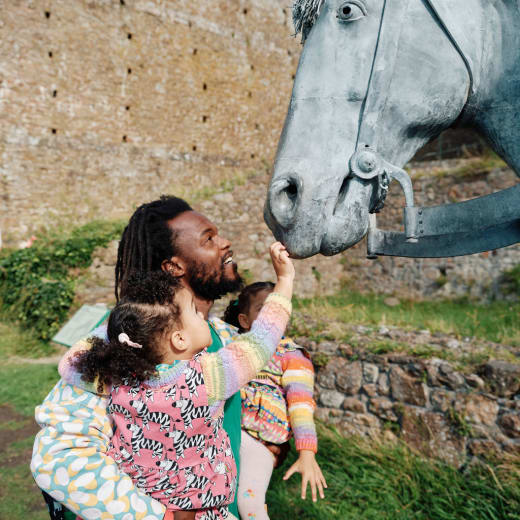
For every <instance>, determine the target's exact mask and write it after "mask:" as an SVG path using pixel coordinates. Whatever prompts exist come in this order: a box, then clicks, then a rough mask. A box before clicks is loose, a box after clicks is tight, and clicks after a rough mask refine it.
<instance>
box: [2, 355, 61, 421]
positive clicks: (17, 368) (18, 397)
mask: <svg viewBox="0 0 520 520" xmlns="http://www.w3.org/2000/svg"><path fill="white" fill-rule="evenodd" d="M58 379H59V376H58V370H57V368H56V366H55V365H38V364H34V365H4V366H3V367H1V368H0V405H3V404H9V405H10V406H11V407H13V408H14V409H15V410H16V411H17V412H18V413H20V414H22V415H24V416H26V417H32V416H33V415H34V407H35V406H36V405H37V404H39V403H41V402H42V401H43V399H44V398H45V396H46V395H47V394H48V393H49V392H50V390H51V388H52V387H53V386H54V384H55V383H56V381H57V380H58Z"/></svg>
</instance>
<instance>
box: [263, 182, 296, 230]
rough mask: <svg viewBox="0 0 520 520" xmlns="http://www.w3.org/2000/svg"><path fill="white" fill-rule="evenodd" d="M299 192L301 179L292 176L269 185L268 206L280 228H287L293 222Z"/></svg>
mask: <svg viewBox="0 0 520 520" xmlns="http://www.w3.org/2000/svg"><path fill="white" fill-rule="evenodd" d="M301 190H302V181H301V178H300V177H299V176H296V175H294V174H292V175H287V176H284V177H281V178H279V179H277V180H276V181H274V182H273V184H272V185H271V189H270V194H269V199H270V200H269V202H270V204H269V205H270V208H271V213H272V215H273V217H274V218H275V219H276V221H277V222H278V224H279V225H280V226H282V227H288V226H289V225H290V224H291V223H292V222H293V220H294V216H295V214H296V209H297V207H298V200H299V196H300V194H301Z"/></svg>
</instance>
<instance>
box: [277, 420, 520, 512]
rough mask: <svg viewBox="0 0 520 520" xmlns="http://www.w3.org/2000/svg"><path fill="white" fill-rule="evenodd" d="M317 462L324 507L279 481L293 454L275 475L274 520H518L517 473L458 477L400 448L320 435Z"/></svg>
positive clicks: (482, 469)
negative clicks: (325, 485) (323, 484)
mask: <svg viewBox="0 0 520 520" xmlns="http://www.w3.org/2000/svg"><path fill="white" fill-rule="evenodd" d="M319 437H320V439H319V441H320V442H319V446H320V451H319V454H318V461H319V464H320V466H321V468H322V471H323V473H324V475H325V478H326V479H327V483H328V486H329V487H328V489H327V490H326V499H325V500H323V501H321V500H319V501H318V502H316V503H312V502H311V501H310V500H309V498H307V500H306V501H303V500H301V499H300V498H299V489H300V482H299V480H298V478H295V477H292V478H291V480H290V481H289V482H288V483H285V482H283V481H282V478H281V477H282V476H283V474H284V472H285V471H286V470H287V468H288V467H289V465H290V464H292V462H294V460H295V457H296V454H295V453H294V451H293V452H292V453H291V454H290V456H289V459H288V460H287V461H286V463H285V464H284V466H283V467H282V468H281V469H280V470H276V471H275V473H274V476H273V479H272V481H271V487H270V490H269V492H268V502H267V503H268V509H269V511H270V513H271V516H272V517H275V518H284V517H285V518H298V519H300V520H311V519H313V520H314V519H317V518H327V519H341V520H351V519H352V520H354V519H355V520H361V519H362V520H382V519H384V520H412V519H414V520H415V519H417V520H426V519H427V520H454V519H457V520H463V519H468V520H497V519H503V520H506V519H507V520H517V519H520V467H519V466H518V465H515V464H513V463H510V464H508V465H506V464H503V465H502V466H494V467H493V466H490V465H483V466H475V467H473V469H470V470H468V471H466V472H464V473H461V472H459V471H457V470H455V469H453V468H451V467H450V466H447V465H445V464H442V463H438V462H434V461H431V460H425V459H423V458H421V457H418V456H416V455H414V454H413V453H412V452H411V451H410V450H409V449H408V448H406V447H405V446H402V445H393V446H389V445H383V444H374V443H372V444H370V445H369V444H366V443H364V442H363V441H360V440H356V439H353V438H349V439H345V438H343V437H342V436H340V435H339V434H338V433H337V432H335V431H334V430H331V429H329V428H325V427H319Z"/></svg>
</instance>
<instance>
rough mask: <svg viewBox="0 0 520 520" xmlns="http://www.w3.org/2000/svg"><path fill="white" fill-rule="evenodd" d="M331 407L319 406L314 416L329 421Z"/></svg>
mask: <svg viewBox="0 0 520 520" xmlns="http://www.w3.org/2000/svg"><path fill="white" fill-rule="evenodd" d="M330 411H331V410H330V408H322V407H321V406H318V407H317V408H316V410H315V412H314V417H316V419H318V420H319V421H322V422H325V423H326V422H328V421H329V416H330Z"/></svg>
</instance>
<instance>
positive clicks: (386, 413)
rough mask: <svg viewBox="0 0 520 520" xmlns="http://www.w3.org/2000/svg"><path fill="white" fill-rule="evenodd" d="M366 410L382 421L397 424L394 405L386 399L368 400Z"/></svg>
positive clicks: (375, 398)
mask: <svg viewBox="0 0 520 520" xmlns="http://www.w3.org/2000/svg"><path fill="white" fill-rule="evenodd" d="M368 409H369V410H370V411H371V412H372V413H373V414H374V415H377V416H378V417H379V418H380V419H382V420H383V421H392V422H397V420H398V417H397V415H396V413H395V411H394V403H393V401H391V400H390V399H388V398H387V397H374V398H373V399H370V404H369V406H368Z"/></svg>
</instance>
